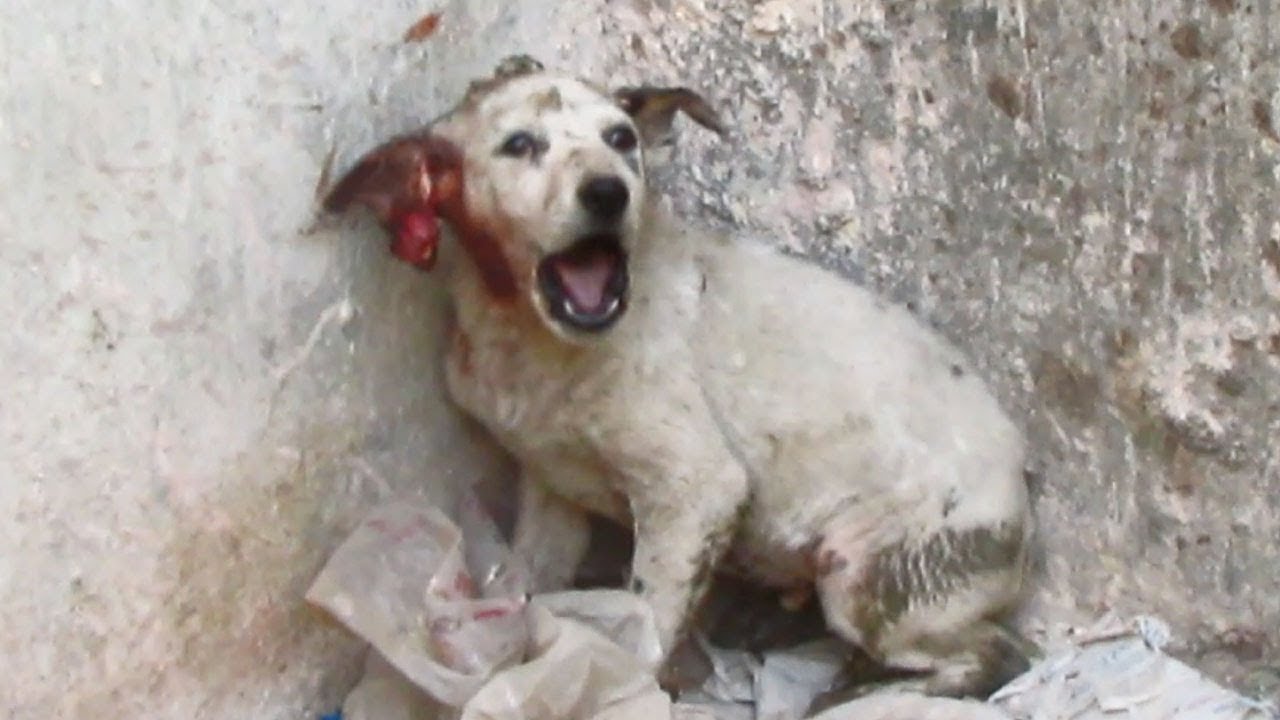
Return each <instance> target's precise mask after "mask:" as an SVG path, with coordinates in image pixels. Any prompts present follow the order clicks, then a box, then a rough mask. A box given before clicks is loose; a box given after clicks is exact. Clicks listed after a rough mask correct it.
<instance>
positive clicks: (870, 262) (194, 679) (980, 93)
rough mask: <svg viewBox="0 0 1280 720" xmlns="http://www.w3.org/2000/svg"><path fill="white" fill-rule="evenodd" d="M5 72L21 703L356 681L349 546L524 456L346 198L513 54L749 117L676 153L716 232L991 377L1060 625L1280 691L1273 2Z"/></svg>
mask: <svg viewBox="0 0 1280 720" xmlns="http://www.w3.org/2000/svg"><path fill="white" fill-rule="evenodd" d="M431 11H439V12H441V13H442V20H441V25H440V29H439V31H438V32H437V33H436V34H435V35H434V36H432V37H430V38H427V39H426V40H424V41H422V42H420V43H412V44H404V43H403V42H402V41H401V36H402V34H403V33H404V31H405V30H406V29H407V28H408V27H409V26H410V25H411V24H412V23H413V22H414V21H416V20H417V19H418V18H419V17H421V16H422V15H424V14H426V13H428V12H431ZM0 50H2V52H0V68H3V72H0V138H3V140H4V142H3V144H0V186H3V188H4V190H3V193H0V221H2V222H0V313H2V316H0V317H3V319H4V321H5V325H6V327H8V328H9V333H8V338H9V340H8V342H6V343H4V344H3V345H2V346H0V382H3V384H4V387H5V388H6V392H5V394H4V397H3V400H0V443H3V447H4V452H3V453H0V514H2V515H0V516H2V517H4V518H5V522H4V523H3V525H0V612H3V616H4V618H5V620H4V622H3V623H0V653H2V654H3V656H4V657H5V658H6V659H7V661H8V662H7V663H6V669H5V672H4V673H3V674H2V677H0V707H3V708H5V709H6V711H7V713H8V715H7V717H9V718H13V719H15V720H26V719H28V718H51V717H59V718H60V717H68V718H70V717H139V718H164V717H193V718H223V717H254V718H258V719H261V720H267V719H270V718H297V717H303V716H305V715H304V713H306V712H313V711H316V710H320V709H324V708H326V707H329V706H331V705H332V704H333V703H334V702H335V700H336V698H338V697H340V695H341V693H342V692H343V691H344V690H345V689H346V683H347V682H348V681H349V679H350V677H351V671H352V670H353V669H354V667H355V666H354V662H353V658H354V656H355V652H356V649H355V648H354V647H353V645H352V643H351V642H350V641H349V640H348V639H347V637H346V636H345V635H344V634H343V633H342V632H340V631H338V630H337V629H336V628H335V626H334V625H333V624H332V623H330V622H328V621H326V620H325V619H324V618H322V617H319V616H318V615H317V614H315V613H312V612H309V611H308V610H307V609H306V608H305V607H304V606H303V605H302V604H301V593H302V590H303V589H304V588H305V586H306V584H307V582H308V581H309V580H310V579H311V577H312V575H313V574H314V572H315V571H316V569H317V568H318V565H319V563H320V562H321V561H322V559H323V558H324V557H325V555H326V554H327V553H328V551H329V550H331V549H332V547H333V545H334V544H335V542H336V541H337V539H338V538H339V537H341V535H342V534H343V532H344V530H346V529H348V528H349V527H350V526H351V523H352V522H353V520H354V518H355V517H357V516H358V514H359V513H360V512H361V511H363V510H365V509H367V508H368V507H370V506H371V505H372V503H373V502H374V501H375V500H376V499H378V498H381V497H386V496H388V495H390V494H392V493H394V492H398V491H403V490H408V489H413V488H427V490H426V491H427V492H429V493H431V494H433V495H435V496H443V495H444V494H446V493H447V487H448V486H449V483H450V482H452V481H455V480H467V479H471V478H474V477H478V476H481V475H484V474H486V473H490V474H491V473H496V472H500V468H498V467H497V466H496V465H495V462H494V461H493V460H492V459H491V458H492V454H491V453H490V452H487V450H486V447H485V445H484V442H483V439H482V438H479V437H478V436H477V435H476V433H475V432H474V431H473V430H472V428H471V427H470V426H469V425H467V424H465V423H462V422H460V421H459V420H458V419H457V418H456V416H455V415H454V414H453V413H452V412H451V411H450V409H449V408H448V407H447V406H446V405H445V403H444V401H443V398H442V395H441V392H440V390H439V383H438V378H437V373H436V364H435V360H434V358H435V348H436V338H437V330H438V327H439V313H438V309H439V299H440V298H439V296H438V293H437V288H436V287H435V286H434V285H433V283H432V282H431V280H430V279H429V278H424V277H423V276H422V275H421V274H419V273H417V272H415V271H413V270H411V269H409V268H407V267H403V266H400V265H398V264H396V263H394V262H393V261H391V260H390V259H389V258H388V257H387V255H386V252H385V250H384V249H383V247H382V246H381V245H380V244H379V243H378V242H377V241H376V235H375V233H374V232H373V230H372V228H371V227H370V225H369V224H368V223H364V224H360V223H348V224H341V225H339V226H334V225H331V224H330V225H321V226H318V227H317V226H315V225H314V224H313V220H314V216H313V213H314V189H315V187H316V184H317V181H318V180H319V178H320V175H321V172H322V168H323V167H324V165H325V160H326V157H328V156H329V154H330V152H331V150H335V149H336V153H337V154H336V157H337V159H336V164H337V165H338V166H345V163H348V162H350V161H351V160H352V159H353V158H354V157H355V155H356V154H357V153H358V152H360V151H361V150H363V149H365V148H366V147H367V146H368V145H369V144H370V143H371V142H373V141H374V140H375V139H377V138H380V137H383V136H385V135H387V134H389V133H392V132H395V131H399V130H403V129H406V128H409V127H414V126H416V125H418V124H420V123H422V122H424V121H425V120H426V119H427V118H429V117H431V116H433V115H435V114H436V113H437V112H439V111H440V110H442V109H444V107H445V103H447V102H448V101H449V100H451V99H453V98H456V97H457V96H458V94H459V93H460V92H461V91H462V89H463V87H464V86H465V83H466V82H467V81H468V80H469V79H470V78H471V77H473V76H475V75H477V74H480V73H484V72H487V71H488V70H489V69H490V68H491V67H492V65H493V64H494V62H495V61H496V60H497V59H498V58H500V57H501V56H503V55H506V54H508V53H511V52H516V51H521V52H529V53H532V54H534V55H537V56H539V57H540V58H542V59H543V60H544V61H545V62H547V63H548V64H552V65H558V66H564V67H572V68H576V69H579V70H581V71H582V72H584V73H586V74H589V75H592V76H595V77H598V78H610V79H612V80H613V81H615V82H618V83H624V82H628V83H629V82H636V81H640V80H656V81H659V82H685V83H689V84H691V85H693V86H696V87H698V88H700V89H703V90H705V91H706V92H707V93H708V94H709V95H711V96H712V97H713V98H714V99H715V101H716V102H717V103H718V105H719V106H720V109H721V112H722V113H723V114H724V116H725V117H726V118H727V119H728V120H729V121H730V124H731V125H732V127H733V132H732V134H731V137H730V138H729V139H728V140H727V141H718V142H717V141H714V140H713V139H711V138H710V137H707V136H706V135H705V134H702V133H698V132H695V131H690V132H687V133H686V134H685V136H684V137H683V139H682V144H681V146H680V147H679V148H678V149H677V150H676V152H675V157H674V159H673V160H674V161H673V163H672V164H671V165H670V167H669V168H667V169H665V170H664V171H663V172H661V173H660V176H659V182H660V184H661V185H662V186H663V187H665V188H667V189H674V188H678V189H679V190H680V193H679V196H678V197H677V204H678V205H679V206H680V207H681V208H682V209H683V210H685V211H687V212H692V213H699V214H701V215H702V216H703V217H705V218H706V220H707V221H708V222H712V223H717V224H721V225H724V226H738V227H743V228H747V229H750V230H752V231H756V232H758V233H759V235H760V236H761V237H762V238H763V239H765V240H766V241H768V242H773V243H775V244H777V245H779V246H780V247H784V248H786V249H788V250H790V251H792V252H798V253H805V254H809V255H812V256H813V257H815V258H817V259H819V260H820V261H822V262H825V263H827V264H830V265H832V266H835V267H839V268H841V269H843V270H845V271H847V272H849V273H850V274H851V275H853V276H855V277H857V278H859V279H860V280H861V281H863V282H866V283H868V284H870V285H872V286H874V287H877V288H880V289H882V290H884V291H885V292H886V293H889V294H890V295H892V296H893V297H895V298H897V299H899V300H902V301H904V302H910V303H912V304H913V305H914V307H916V308H917V309H918V311H919V312H920V314H921V315H922V316H924V317H926V318H928V319H929V320H931V321H933V322H935V323H936V324H938V325H939V326H940V327H941V328H942V329H943V330H944V332H945V333H946V334H947V335H949V336H950V337H952V338H954V339H955V340H957V341H958V342H959V343H960V344H961V345H962V346H963V347H965V348H966V349H967V350H968V351H969V352H970V353H971V354H972V355H973V356H974V357H975V358H976V360H977V361H978V364H979V367H980V368H982V371H983V374H984V375H985V376H986V377H987V378H988V379H989V380H990V381H991V382H993V383H994V384H995V385H996V386H997V387H998V389H999V391H1000V394H1001V397H1002V398H1003V399H1004V401H1005V402H1006V404H1007V405H1008V407H1009V408H1010V409H1011V410H1012V411H1014V412H1015V413H1016V414H1017V415H1018V417H1020V418H1021V419H1023V420H1024V421H1025V425H1026V427H1027V428H1028V431H1029V434H1030V436H1031V439H1032V442H1033V449H1034V458H1035V461H1034V466H1033V467H1032V468H1030V469H1029V473H1028V477H1029V479H1030V481H1031V482H1032V483H1033V486H1034V488H1035V490H1036V496H1037V509H1038V514H1039V517H1040V520H1041V525H1042V530H1041V544H1042V546H1043V553H1042V555H1043V558H1042V562H1041V563H1040V565H1041V567H1040V570H1041V576H1040V578H1039V583H1038V585H1039V591H1038V592H1037V593H1036V595H1035V598H1034V600H1033V602H1032V604H1031V606H1030V608H1029V612H1028V613H1027V622H1028V623H1029V624H1037V623H1040V624H1044V623H1051V622H1065V621H1070V620H1074V619H1077V618H1088V617H1092V616H1095V615H1097V614H1098V613H1100V612H1103V611H1105V610H1109V609H1112V610H1117V611H1119V612H1133V611H1142V612H1151V613H1155V614H1158V615H1161V616H1163V617H1164V618H1166V619H1168V620H1169V621H1170V622H1171V623H1172V624H1173V626H1174V629H1175V631H1176V632H1177V633H1178V636H1179V637H1180V638H1181V639H1182V645H1181V653H1182V655H1183V656H1184V657H1187V658H1189V659H1190V660H1191V661H1192V662H1193V663H1196V664H1198V665H1199V666H1201V667H1204V668H1206V669H1208V670H1210V671H1211V672H1213V673H1215V674H1216V675H1217V676H1218V677H1221V678H1224V679H1227V680H1228V681H1230V682H1232V683H1234V684H1235V685H1237V686H1238V687H1242V688H1244V689H1246V690H1254V691H1259V692H1270V693H1275V694H1280V691H1277V687H1280V672H1277V671H1276V670H1275V667H1276V666H1277V664H1280V631H1277V630H1276V628H1278V627H1280V602H1278V601H1277V599H1276V597H1277V593H1278V592H1280V451H1277V449H1276V447H1275V446H1276V445H1277V443H1276V442H1275V439H1276V438H1277V437H1280V408H1278V405H1280V210H1277V207H1280V90H1278V89H1277V88H1278V87H1280V60H1278V59H1277V58H1280V8H1277V7H1276V3H1275V2H1274V1H1273V0H1195V1H1192V0H1180V1H1176V2H1175V1H1172V0H1165V1H1163V2H1160V1H1156V0H1152V1H1150V2H1116V3H1074V2H1069V1H1068V0H1058V1H1053V0H1045V1H1043V2H1036V1H1034V0H1028V1H1025V2H1008V1H994V2H985V3H984V2H978V1H977V0H942V1H940V2H933V3H927V2H894V1H891V0H876V1H872V0H794V1H792V2H783V1H781V0H768V1H766V2H758V3H745V2H730V1H729V0H581V1H580V2H574V3H560V4H542V3H540V2H537V1H536V0H516V1H514V2H505V1H503V0H472V1H471V2H466V1H465V0H454V1H452V2H445V1H443V0H435V2H432V0H424V1H423V2H408V1H407V0H375V1H374V2H366V1H364V0H334V1H333V2H327V3H323V4H316V3H304V2H301V1H300V0H281V1H280V2H275V3H258V2H251V1H250V0H223V1H222V2H219V3H189V4H187V6H186V7H182V6H180V5H178V4H173V3H165V2H160V1H158V0H140V1H138V2H133V3H111V4H107V3H99V4H79V3H37V2H33V1H32V0H8V1H7V2H5V3H3V4H0Z"/></svg>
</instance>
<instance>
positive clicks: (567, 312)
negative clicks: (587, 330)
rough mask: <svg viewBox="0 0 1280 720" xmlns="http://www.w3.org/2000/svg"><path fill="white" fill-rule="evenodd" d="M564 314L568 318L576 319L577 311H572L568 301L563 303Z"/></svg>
mask: <svg viewBox="0 0 1280 720" xmlns="http://www.w3.org/2000/svg"><path fill="white" fill-rule="evenodd" d="M564 314H565V315H568V316H569V317H578V311H577V310H574V309H573V303H571V302H569V300H568V299H566V300H565V301H564Z"/></svg>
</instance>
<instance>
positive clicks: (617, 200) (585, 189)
mask: <svg viewBox="0 0 1280 720" xmlns="http://www.w3.org/2000/svg"><path fill="white" fill-rule="evenodd" d="M629 199H630V193H629V192H628V191H627V185H626V183H624V182H622V179H621V178H619V177H616V176H613V175H605V176H601V177H593V178H591V179H589V180H587V181H586V182H584V183H582V185H579V186H578V202H580V203H582V207H584V208H586V209H587V212H589V213H591V214H592V215H594V216H595V217H596V218H598V219H600V220H613V219H615V218H617V217H618V216H619V215H621V214H622V211H623V210H626V209H627V200H629Z"/></svg>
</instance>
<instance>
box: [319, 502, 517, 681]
mask: <svg viewBox="0 0 1280 720" xmlns="http://www.w3.org/2000/svg"><path fill="white" fill-rule="evenodd" d="M465 514H466V513H460V515H464V516H465ZM481 529H482V526H478V527H477V532H476V533H475V537H476V539H477V541H478V543H479V544H478V548H477V549H473V558H483V560H484V561H485V562H487V563H489V564H488V565H485V566H477V567H475V568H469V567H468V565H467V556H466V555H465V554H464V547H463V535H462V531H461V530H459V528H458V526H457V525H456V524H455V523H454V522H453V521H452V520H450V519H449V518H448V517H447V516H446V515H445V514H444V513H442V512H441V511H440V510H438V509H437V508H435V507H432V506H430V505H426V504H424V503H421V502H415V501H412V500H403V501H396V502H390V503H387V504H385V505H383V506H381V507H379V508H377V509H376V510H374V511H373V512H372V513H371V514H370V515H369V516H368V517H367V518H366V519H365V520H364V521H363V522H362V523H360V525H359V526H358V527H357V528H356V529H355V531H354V532H352V533H351V535H350V536H349V537H348V538H347V540H346V541H345V542H344V543H343V544H342V545H341V546H340V547H339V548H338V549H337V551H336V552H334V554H333V556H332V557H331V558H330V559H329V562H328V564H327V565H325V567H324V569H323V570H322V571H321V573H320V575H319V576H318V577H317V578H316V579H315V581H314V582H313V583H312V585H311V588H310V589H309V590H308V591H307V595H306V598H307V600H308V601H309V602H311V603H313V604H315V605H318V606H319V607H322V608H324V609H326V610H328V611H329V612H330V613H332V614H333V616H334V617H336V618H337V619H338V620H339V621H341V622H342V623H343V624H345V625H346V626H347V627H348V628H349V629H350V630H351V631H352V632H354V633H355V634H357V635H359V636H360V637H362V638H363V639H365V640H366V641H368V642H369V644H370V645H372V646H373V648H374V649H375V650H377V651H378V652H379V653H380V654H381V655H382V656H383V657H385V658H386V659H387V661H388V662H390V663H391V665H393V666H395V668H396V669H397V670H399V671H400V672H401V673H403V674H404V676H405V677H406V678H408V679H409V680H410V681H411V682H413V683H414V684H415V685H417V686H418V687H421V688H422V689H423V690H425V691H426V692H427V693H428V694H430V695H431V696H432V697H434V698H437V699H438V700H439V701H441V702H443V703H445V704H447V705H454V706H457V705H461V704H462V703H465V702H466V701H467V700H468V699H469V698H470V697H471V696H472V695H474V694H475V693H476V691H477V690H479V689H480V687H481V686H482V685H483V684H484V683H485V682H487V681H488V680H489V678H490V677H491V676H492V675H493V673H494V672H495V671H497V670H499V669H501V668H504V667H507V666H510V665H513V664H515V663H516V662H519V660H520V659H521V657H522V656H523V655H524V652H525V649H526V647H527V645H528V641H529V627H528V620H527V618H526V601H525V597H524V590H523V583H522V582H521V580H520V577H519V572H518V570H517V568H516V567H515V566H514V564H512V563H510V561H509V559H508V558H506V557H504V556H503V553H502V552H501V551H500V549H499V548H497V547H494V546H492V545H490V546H486V545H485V541H484V533H483V532H480V531H479V530H481ZM480 548H483V549H480ZM486 553H487V554H486ZM504 562H505V563H506V564H505V565H504ZM473 570H474V571H477V572H473ZM477 577H479V578H480V582H479V583H478V582H477V580H476V578H477ZM486 594H487V596H486Z"/></svg>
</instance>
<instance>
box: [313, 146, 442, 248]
mask: <svg viewBox="0 0 1280 720" xmlns="http://www.w3.org/2000/svg"><path fill="white" fill-rule="evenodd" d="M461 194H462V155H461V153H460V152H459V151H458V149H457V147H456V146H454V145H453V144H452V143H450V142H448V141H446V140H442V139H440V138H438V137H435V136H433V135H431V134H430V133H417V134H413V135H404V136H401V137H398V138H395V139H393V140H391V141H389V142H386V143H384V144H382V145H380V146H378V147H377V148H374V149H373V150H372V151H370V152H369V153H367V154H366V155H365V156H364V157H362V158H360V160H359V161H358V162H357V163H356V164H355V167H353V168H351V169H350V170H348V171H347V173H346V174H345V175H343V176H342V178H340V179H339V180H338V182H337V183H336V184H335V185H334V186H333V188H332V189H331V190H329V192H328V193H327V194H326V195H325V198H324V209H325V210H327V211H329V212H334V213H342V212H346V211H347V210H348V209H350V208H351V207H352V206H364V207H367V208H369V209H370V210H372V211H373V213H374V216H375V217H377V219H378V223H379V224H380V225H382V227H383V229H384V230H386V231H387V233H388V234H390V235H391V236H392V244H391V251H392V253H393V254H395V256H396V257H398V258H400V259H401V260H404V261H405V262H408V263H410V264H412V265H416V266H418V267H421V268H424V269H430V268H431V267H432V266H433V265H434V264H435V258H436V246H437V244H438V242H439V236H440V228H439V218H440V217H441V216H443V217H445V218H446V219H447V218H448V217H449V215H450V214H451V212H452V211H453V209H454V208H455V207H456V205H457V203H458V202H459V201H460V198H461Z"/></svg>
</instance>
